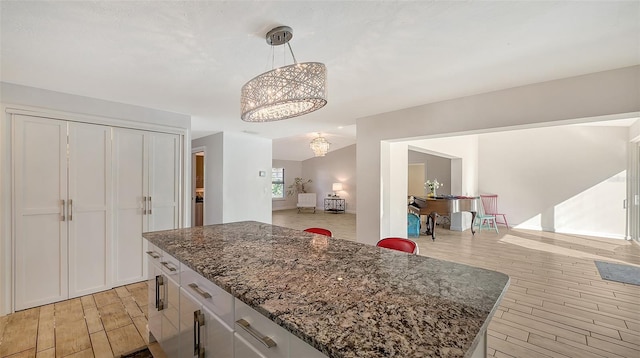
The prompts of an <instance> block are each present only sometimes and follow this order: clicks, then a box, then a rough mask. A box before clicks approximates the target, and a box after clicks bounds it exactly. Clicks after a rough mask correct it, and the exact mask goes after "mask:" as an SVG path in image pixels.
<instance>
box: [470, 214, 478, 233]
mask: <svg viewBox="0 0 640 358" xmlns="http://www.w3.org/2000/svg"><path fill="white" fill-rule="evenodd" d="M476 214H477V213H476V212H475V211H472V212H471V235H475V234H476V232H475V231H473V226H474V225H475V223H476Z"/></svg>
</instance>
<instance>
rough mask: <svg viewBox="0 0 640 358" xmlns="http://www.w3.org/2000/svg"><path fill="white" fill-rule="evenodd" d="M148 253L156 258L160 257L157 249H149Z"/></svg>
mask: <svg viewBox="0 0 640 358" xmlns="http://www.w3.org/2000/svg"><path fill="white" fill-rule="evenodd" d="M147 255H149V256H151V257H153V258H154V259H159V258H160V255H159V254H158V253H157V252H155V251H147Z"/></svg>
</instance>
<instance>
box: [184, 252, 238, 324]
mask: <svg viewBox="0 0 640 358" xmlns="http://www.w3.org/2000/svg"><path fill="white" fill-rule="evenodd" d="M180 282H181V286H182V287H184V289H185V290H186V291H188V292H189V293H190V294H192V295H193V296H194V297H197V298H198V300H199V301H200V302H201V303H202V305H203V306H205V307H206V308H207V309H209V310H211V312H213V313H215V314H216V315H217V316H218V317H219V318H220V319H221V320H222V321H223V322H224V323H226V324H227V326H229V328H230V329H233V326H234V321H233V296H231V295H230V294H229V293H227V291H225V290H223V289H221V288H220V287H218V286H216V285H215V284H213V283H212V282H211V281H209V280H207V279H206V278H204V277H202V276H201V275H200V274H199V273H197V272H195V271H194V270H192V269H191V268H189V267H187V266H186V265H183V266H182V272H181V273H180Z"/></svg>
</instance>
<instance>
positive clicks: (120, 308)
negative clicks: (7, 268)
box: [0, 282, 164, 358]
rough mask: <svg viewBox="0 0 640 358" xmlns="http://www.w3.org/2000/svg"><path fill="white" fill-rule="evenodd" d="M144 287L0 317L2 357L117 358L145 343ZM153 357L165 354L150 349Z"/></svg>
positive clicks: (145, 306) (146, 337) (111, 291)
mask: <svg viewBox="0 0 640 358" xmlns="http://www.w3.org/2000/svg"><path fill="white" fill-rule="evenodd" d="M147 294H148V293H147V283H146V282H139V283H135V284H132V285H127V286H122V287H117V288H115V289H112V290H108V291H104V292H100V293H96V294H93V295H87V296H83V297H80V298H75V299H71V300H67V301H62V302H58V303H54V304H49V305H45V306H41V307H36V308H31V309H28V310H24V311H20V312H16V313H14V314H11V315H8V316H3V317H0V357H3V358H4V357H11V358H18V357H20V358H22V357H25V358H26V357H38V358H40V357H45V358H48V357H74V358H80V357H120V356H121V355H123V354H126V353H131V352H133V351H136V350H139V349H140V348H144V347H145V346H146V345H147V344H148V343H149V342H148V333H147V332H148V331H147ZM149 349H150V350H151V351H152V352H153V354H154V357H163V356H164V354H163V353H162V351H161V350H160V349H159V347H158V346H157V343H155V344H151V345H150V346H149Z"/></svg>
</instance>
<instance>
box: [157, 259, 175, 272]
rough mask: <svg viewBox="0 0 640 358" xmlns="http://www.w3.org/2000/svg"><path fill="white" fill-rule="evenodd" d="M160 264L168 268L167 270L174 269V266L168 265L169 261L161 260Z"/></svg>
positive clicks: (172, 270)
mask: <svg viewBox="0 0 640 358" xmlns="http://www.w3.org/2000/svg"><path fill="white" fill-rule="evenodd" d="M160 264H161V265H162V266H164V267H166V268H167V269H169V271H171V272H174V271H176V268H175V267H171V266H169V265H170V264H171V263H170V262H166V261H162V262H160Z"/></svg>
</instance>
